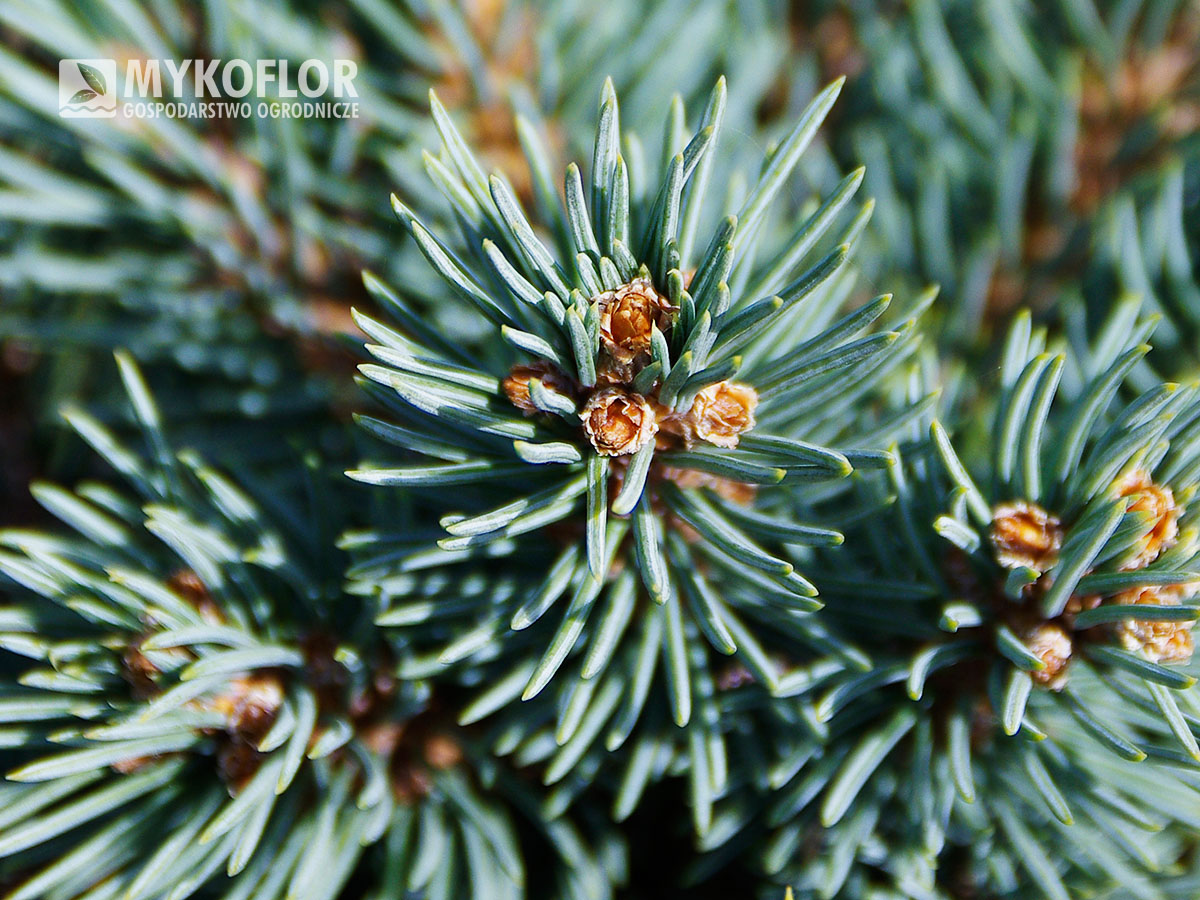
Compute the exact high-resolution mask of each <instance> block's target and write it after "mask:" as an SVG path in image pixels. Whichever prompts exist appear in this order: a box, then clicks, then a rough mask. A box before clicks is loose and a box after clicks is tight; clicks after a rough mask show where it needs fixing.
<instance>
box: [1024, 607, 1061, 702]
mask: <svg viewBox="0 0 1200 900" xmlns="http://www.w3.org/2000/svg"><path fill="white" fill-rule="evenodd" d="M1021 638H1022V640H1023V642H1024V644H1025V646H1026V647H1027V648H1029V651H1030V652H1031V653H1032V654H1033V655H1034V656H1036V657H1037V658H1038V659H1040V660H1041V661H1042V662H1043V663H1044V664H1045V666H1046V668H1044V669H1042V670H1041V671H1040V672H1030V673H1029V674H1030V675H1031V676H1032V678H1033V680H1034V683H1036V684H1039V685H1041V686H1042V687H1046V688H1049V689H1050V690H1052V691H1057V690H1061V689H1062V688H1063V687H1064V686H1065V685H1066V683H1067V663H1069V662H1070V661H1071V651H1072V642H1071V636H1070V635H1069V634H1068V633H1067V630H1066V629H1065V628H1063V627H1062V626H1061V625H1059V624H1057V623H1056V622H1042V623H1041V624H1039V625H1036V626H1034V627H1033V628H1030V629H1029V630H1027V631H1026V632H1025V633H1024V634H1022V635H1021Z"/></svg>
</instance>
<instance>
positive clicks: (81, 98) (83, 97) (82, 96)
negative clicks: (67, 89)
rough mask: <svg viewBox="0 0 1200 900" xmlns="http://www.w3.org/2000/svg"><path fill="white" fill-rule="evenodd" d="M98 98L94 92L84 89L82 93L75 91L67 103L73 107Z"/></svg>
mask: <svg viewBox="0 0 1200 900" xmlns="http://www.w3.org/2000/svg"><path fill="white" fill-rule="evenodd" d="M98 96H99V94H97V93H96V92H95V91H89V90H88V89H87V88H84V89H83V90H82V91H76V92H75V95H74V96H73V97H71V99H70V100H68V101H67V102H68V103H69V104H71V105H72V106H74V105H75V104H76V103H86V102H87V101H89V100H92V99H94V98H95V97H98Z"/></svg>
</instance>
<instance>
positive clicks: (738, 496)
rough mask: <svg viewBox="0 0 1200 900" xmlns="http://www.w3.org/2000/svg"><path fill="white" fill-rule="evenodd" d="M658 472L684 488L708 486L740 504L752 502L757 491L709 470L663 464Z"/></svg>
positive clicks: (748, 485) (753, 487)
mask: <svg viewBox="0 0 1200 900" xmlns="http://www.w3.org/2000/svg"><path fill="white" fill-rule="evenodd" d="M660 472H661V473H662V477H663V478H665V479H666V480H667V481H672V482H674V483H675V484H676V485H678V486H679V487H681V488H683V489H684V490H687V489H688V488H708V489H709V490H710V491H712V492H713V493H714V494H716V495H717V496H718V497H721V498H723V499H725V500H728V501H730V502H731V503H737V504H740V505H742V506H746V505H747V504H749V503H752V502H753V501H754V498H755V496H757V493H758V490H757V488H756V487H755V486H754V485H752V484H746V483H744V482H741V481H734V480H733V479H732V478H724V477H722V476H720V475H713V474H712V473H711V472H701V471H700V470H699V469H680V468H678V467H676V466H663V467H662V468H661V469H660Z"/></svg>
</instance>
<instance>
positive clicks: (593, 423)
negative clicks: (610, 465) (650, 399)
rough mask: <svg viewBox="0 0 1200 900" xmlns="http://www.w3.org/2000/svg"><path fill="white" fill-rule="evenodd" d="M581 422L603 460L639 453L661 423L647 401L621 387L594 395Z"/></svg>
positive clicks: (584, 411) (582, 414)
mask: <svg viewBox="0 0 1200 900" xmlns="http://www.w3.org/2000/svg"><path fill="white" fill-rule="evenodd" d="M579 418H580V419H582V420H583V430H584V431H585V432H586V433H587V436H588V440H590V441H591V442H592V446H593V447H595V448H596V452H597V453H599V454H600V455H602V456H626V455H628V454H630V453H637V451H638V450H640V449H641V448H642V446H643V445H644V444H645V443H646V442H647V441H649V440H650V439H651V438H653V437H654V435H655V433H656V432H657V431H658V419H657V417H656V416H655V413H654V409H653V408H652V407H651V406H650V404H649V403H647V402H646V398H645V397H643V396H642V395H641V394H634V393H632V392H630V391H626V390H624V389H623V388H618V387H607V388H602V389H600V390H599V391H597V392H596V393H594V394H592V396H591V398H590V399H589V400H588V402H587V403H586V404H584V407H583V411H582V412H580V413H579Z"/></svg>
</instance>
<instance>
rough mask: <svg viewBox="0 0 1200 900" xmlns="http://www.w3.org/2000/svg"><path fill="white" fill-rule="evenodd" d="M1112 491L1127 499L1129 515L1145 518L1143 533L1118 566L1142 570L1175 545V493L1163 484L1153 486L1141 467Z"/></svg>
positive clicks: (1147, 474)
mask: <svg viewBox="0 0 1200 900" xmlns="http://www.w3.org/2000/svg"><path fill="white" fill-rule="evenodd" d="M1113 489H1114V491H1115V492H1116V495H1117V496H1118V497H1128V498H1130V500H1129V512H1135V513H1144V514H1146V515H1147V516H1148V521H1147V523H1146V531H1145V533H1144V534H1143V535H1142V537H1141V539H1140V540H1139V541H1138V543H1137V545H1136V546H1135V548H1134V552H1133V553H1132V554H1131V555H1130V557H1129V558H1128V559H1126V560H1125V561H1124V562H1123V563H1122V565H1121V568H1122V569H1126V570H1129V569H1142V568H1145V567H1146V566H1148V565H1150V563H1152V562H1154V560H1156V559H1158V556H1159V554H1160V553H1162V552H1163V551H1164V550H1167V549H1169V548H1170V547H1172V546H1173V545H1174V544H1175V540H1176V538H1177V536H1178V534H1179V514H1180V509H1179V507H1178V506H1176V505H1175V494H1174V493H1173V492H1172V491H1171V489H1170V488H1169V487H1167V486H1166V485H1158V484H1155V483H1154V482H1153V481H1152V480H1151V478H1150V473H1149V472H1147V471H1146V470H1145V469H1140V468H1139V469H1134V470H1132V471H1131V472H1128V473H1127V474H1125V475H1123V476H1122V477H1121V478H1119V479H1117V481H1116V483H1115V484H1114V485H1113Z"/></svg>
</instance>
